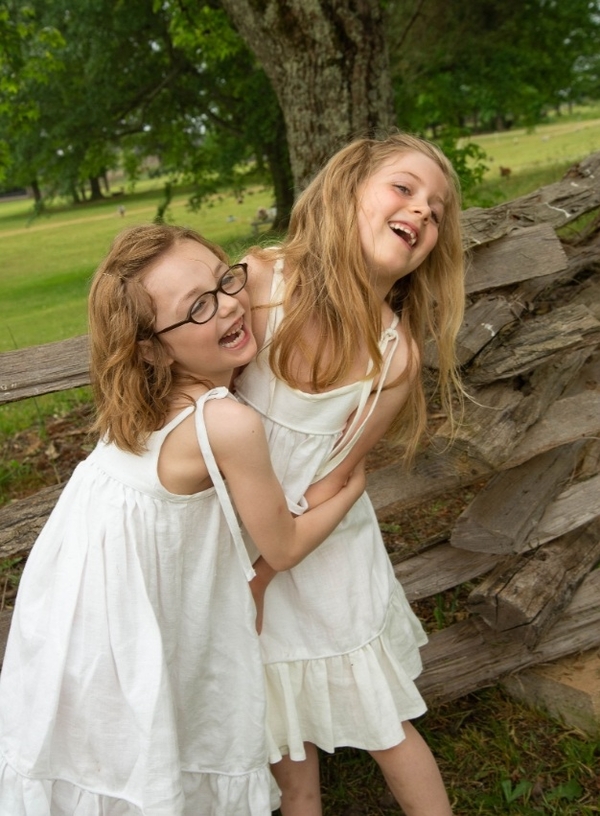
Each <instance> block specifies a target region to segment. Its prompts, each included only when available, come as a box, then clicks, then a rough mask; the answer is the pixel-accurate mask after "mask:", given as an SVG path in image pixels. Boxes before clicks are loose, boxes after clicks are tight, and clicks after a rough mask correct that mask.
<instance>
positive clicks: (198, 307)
mask: <svg viewBox="0 0 600 816" xmlns="http://www.w3.org/2000/svg"><path fill="white" fill-rule="evenodd" d="M209 308H210V295H201V296H200V297H199V298H198V300H197V301H195V303H193V304H192V308H191V309H190V317H193V318H194V319H197V318H200V317H202V315H203V314H204V313H205V312H206V311H208V309H209Z"/></svg>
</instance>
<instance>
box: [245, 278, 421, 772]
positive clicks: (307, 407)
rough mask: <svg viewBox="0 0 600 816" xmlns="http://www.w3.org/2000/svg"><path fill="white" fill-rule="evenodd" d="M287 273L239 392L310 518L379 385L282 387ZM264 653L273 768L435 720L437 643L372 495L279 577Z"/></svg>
mask: <svg viewBox="0 0 600 816" xmlns="http://www.w3.org/2000/svg"><path fill="white" fill-rule="evenodd" d="M281 272H282V265H281V264H279V263H278V264H277V265H276V267H275V272H274V280H273V287H272V292H271V303H273V304H275V305H274V306H272V307H271V309H270V314H269V326H268V331H267V337H266V341H265V344H264V346H263V350H262V351H261V353H260V354H259V355H258V357H257V359H256V360H255V361H253V362H252V363H250V364H249V365H248V366H247V367H246V368H245V369H244V371H243V372H242V373H241V375H240V376H239V377H238V379H237V380H236V383H235V392H236V396H237V397H238V398H239V399H240V400H241V401H243V402H246V403H247V404H248V405H251V406H252V407H253V408H254V409H255V410H256V411H258V413H259V414H261V416H262V419H263V423H264V425H265V429H266V433H267V439H268V442H269V448H270V451H271V458H272V461H273V465H274V469H275V472H276V473H277V476H278V478H279V480H280V482H281V483H282V485H283V487H284V491H285V494H286V497H287V499H288V505H289V507H290V510H292V511H293V512H295V513H298V512H302V510H303V508H304V507H305V506H306V503H305V502H304V501H303V496H304V493H305V491H306V489H307V488H308V487H309V485H310V484H311V483H312V482H315V481H317V480H318V479H319V478H321V477H322V476H324V475H326V473H328V472H329V471H330V470H332V469H333V467H335V465H336V464H337V463H338V462H339V461H340V460H341V459H342V458H343V457H344V456H346V455H347V453H348V451H349V450H350V449H351V447H352V445H353V444H354V442H356V440H357V439H358V437H359V435H360V433H361V430H362V427H363V425H364V419H361V414H362V413H363V411H362V409H363V407H364V406H365V404H366V402H367V400H368V398H369V396H370V395H371V391H372V388H373V379H372V378H371V379H369V378H368V377H367V379H366V380H362V381H359V382H356V383H353V384H350V385H346V386H342V387H340V388H336V389H333V390H331V391H327V392H324V393H320V394H310V393H305V392H302V391H299V390H297V389H294V388H290V387H289V386H288V385H287V384H286V383H284V382H283V381H281V380H278V379H276V378H275V376H274V375H273V373H272V371H271V370H270V368H269V365H268V347H269V340H270V338H271V337H272V335H273V332H274V331H275V329H276V327H277V325H278V324H279V322H280V320H281V319H282V316H283V315H282V307H281V305H280V304H281V299H282V287H283V278H282V274H281ZM278 304H279V305H278ZM396 325H397V318H396V320H395V321H394V324H393V325H392V326H391V327H389V328H388V329H386V330H385V331H384V333H383V336H382V338H381V345H380V348H381V350H382V354H383V356H384V361H385V365H386V366H387V365H388V364H389V362H390V359H391V354H392V352H393V349H394V348H395V346H396V344H397V342H398V332H397V331H396ZM386 370H387V369H386ZM386 370H384V372H383V374H382V376H381V378H380V379H381V382H383V381H384V379H385V374H386ZM378 396H379V394H378V393H376V394H375V400H374V401H373V405H374V404H375V401H376V399H377V397H378ZM370 410H372V407H371V409H370ZM354 412H356V414H355V416H356V420H355V421H353V423H352V424H351V426H350V427H349V428H348V431H347V433H346V434H345V437H344V440H343V441H342V444H341V445H340V447H339V449H338V448H336V444H337V442H338V440H340V438H341V436H342V433H343V432H344V430H345V429H346V425H347V421H348V418H349V417H350V416H351V415H352V414H353V413H354ZM260 641H261V647H262V655H263V661H264V663H265V670H266V677H267V699H268V724H269V728H268V731H269V733H270V735H271V736H272V738H273V742H272V744H271V748H270V758H271V762H277V761H279V760H280V759H281V757H282V755H285V754H289V755H290V757H291V758H292V759H293V760H302V759H304V758H305V751H304V747H303V742H304V741H307V742H312V743H314V744H316V745H318V746H319V747H320V748H321V749H323V750H324V751H328V752H333V751H334V749H335V748H336V747H341V746H352V747H355V748H363V749H366V750H383V749H386V748H391V747H393V746H394V745H397V744H398V743H400V742H401V741H402V740H403V739H404V731H403V728H402V725H401V723H402V722H403V721H405V720H409V719H414V718H415V717H418V716H420V715H421V714H423V713H424V712H425V710H426V705H425V702H424V700H423V699H422V697H421V695H420V693H419V691H418V689H417V687H416V685H415V683H414V680H415V678H416V677H417V676H418V675H419V674H420V672H421V670H422V664H421V658H420V654H419V647H420V646H422V645H424V644H425V643H426V642H427V636H426V635H425V632H424V630H423V627H422V626H421V624H420V622H419V621H418V619H417V618H416V616H415V615H414V613H413V612H412V610H411V608H410V606H409V604H408V601H407V600H406V596H405V594H404V591H403V589H402V587H401V585H400V584H399V583H398V581H397V579H396V577H395V575H394V572H393V569H392V566H391V563H390V560H389V557H388V555H387V551H386V549H385V544H384V542H383V539H382V536H381V533H380V530H379V526H378V522H377V518H376V516H375V511H374V509H373V506H372V504H371V502H370V500H369V498H368V496H367V494H366V493H365V494H363V495H362V497H361V498H360V499H359V500H358V501H357V502H356V504H355V505H354V506H353V507H352V509H351V510H350V512H349V513H348V514H347V516H346V517H345V518H344V520H343V521H342V523H341V524H340V525H339V526H338V527H337V528H336V530H335V531H334V532H333V533H332V535H331V536H329V538H328V539H327V540H326V541H325V542H324V543H323V544H321V546H319V547H318V548H317V549H316V550H315V551H314V552H313V553H311V554H310V555H309V556H308V557H307V558H305V559H304V560H303V561H302V562H301V563H300V564H299V565H298V566H296V567H294V568H293V569H291V570H289V571H287V572H282V573H279V574H278V575H276V576H275V578H274V579H273V581H272V582H271V584H270V585H269V588H268V590H267V592H266V596H265V611H264V623H263V630H262V634H261V637H260Z"/></svg>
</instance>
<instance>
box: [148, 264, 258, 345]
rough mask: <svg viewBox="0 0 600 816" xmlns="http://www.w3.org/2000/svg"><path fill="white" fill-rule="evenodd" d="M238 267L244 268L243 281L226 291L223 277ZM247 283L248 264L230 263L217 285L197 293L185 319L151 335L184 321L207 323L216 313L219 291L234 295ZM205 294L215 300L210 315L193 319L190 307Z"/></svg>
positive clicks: (177, 326) (199, 324)
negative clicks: (236, 286)
mask: <svg viewBox="0 0 600 816" xmlns="http://www.w3.org/2000/svg"><path fill="white" fill-rule="evenodd" d="M238 267H241V268H242V269H243V270H244V282H243V283H242V285H241V286H240V288H239V289H236V291H235V292H226V291H225V290H224V289H223V278H224V277H225V276H226V275H228V274H229V273H230V272H231V270H232V269H237V268H238ZM247 283H248V264H247V263H236V264H232V265H231V266H230V267H229V269H227V270H225V272H223V274H222V275H221V277H220V278H219V282H218V283H217V286H216V287H215V288H214V289H209V290H208V291H207V292H202V294H200V295H198V297H197V298H196V299H195V300H194V302H193V303H192V305H191V306H190V310H189V312H188V315H187V317H186V318H185V320H180V321H179V323H173V324H172V325H171V326H167V327H166V328H165V329H161V330H160V331H157V332H154V334H153V337H158V336H159V334H164V333H165V332H168V331H171V330H172V329H177V328H179V326H184V325H185V324H186V323H195V324H196V326H203V325H204V323H208V321H209V320H212V319H213V317H214V316H215V315H216V313H217V311H218V309H219V301H218V294H219V292H221V293H222V294H224V295H227V296H228V297H234V296H235V295H237V294H239V292H241V291H242V289H243V288H244V287H245V286H246V284H247ZM205 295H213V297H214V300H215V308H214V311H213V313H212V314H211V315H210V317H207V318H206V319H205V320H194V318H193V317H192V309H193V308H194V306H195V305H196V303H197V302H198V300H200V298H203V297H204V296H205Z"/></svg>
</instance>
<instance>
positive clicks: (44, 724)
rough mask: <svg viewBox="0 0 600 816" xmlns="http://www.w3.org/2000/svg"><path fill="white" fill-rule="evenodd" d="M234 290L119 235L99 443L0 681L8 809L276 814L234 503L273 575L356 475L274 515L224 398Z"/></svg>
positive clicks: (69, 813) (200, 247)
mask: <svg viewBox="0 0 600 816" xmlns="http://www.w3.org/2000/svg"><path fill="white" fill-rule="evenodd" d="M245 283H246V268H245V267H244V266H243V265H237V266H234V267H229V265H228V263H227V259H226V257H225V255H224V253H223V252H222V250H221V249H219V248H218V247H216V246H213V245H212V244H210V243H208V242H207V241H205V240H204V239H203V238H201V237H200V236H199V235H198V234H196V233H194V232H192V231H190V230H185V229H181V228H177V227H171V226H146V227H137V228H133V229H130V230H128V231H126V232H124V233H123V234H122V235H121V236H120V237H118V238H117V239H116V241H115V243H114V244H113V247H112V249H111V250H110V252H109V254H108V256H107V257H106V259H105V260H104V262H103V263H102V264H101V265H100V267H99V269H98V270H97V272H96V274H95V277H94V280H93V283H92V287H91V292H90V297H89V324H90V359H91V375H92V383H93V388H94V394H95V399H96V406H97V413H96V422H95V431H96V432H97V433H98V434H99V437H100V441H99V442H98V444H97V446H96V448H95V449H94V451H93V452H92V453H91V454H90V456H89V457H88V458H87V459H86V460H85V461H84V462H82V463H81V464H80V465H79V466H78V467H77V468H76V470H75V472H74V474H73V476H72V478H71V479H70V481H69V483H68V484H67V486H66V487H65V490H64V492H63V493H62V495H61V497H60V499H59V502H58V504H57V505H56V508H55V509H54V511H53V513H52V514H51V516H50V518H49V520H48V522H47V524H46V526H45V527H44V529H43V531H42V533H41V534H40V536H39V538H38V540H37V542H36V544H35V546H34V547H33V550H32V552H31V555H30V557H29V559H28V562H27V565H26V568H25V571H24V574H23V577H22V582H21V585H20V588H19V593H18V598H17V603H16V606H15V611H14V615H13V621H12V627H11V632H10V637H9V642H8V645H7V650H6V656H5V660H4V665H3V669H2V674H1V675H0V814H1V816H31V814H33V813H35V814H36V816H91V814H100V813H102V814H104V816H200V814H202V816H224V815H225V814H227V816H266V814H268V813H270V811H271V809H272V807H275V806H276V804H277V790H276V788H275V786H274V785H273V783H272V777H271V774H270V772H269V767H268V762H267V735H266V722H265V686H264V675H263V667H262V663H261V659H260V653H259V643H258V635H257V632H256V625H255V618H256V609H255V607H254V604H253V598H252V593H251V589H250V587H249V582H251V581H253V580H254V582H256V578H255V577H254V575H255V573H254V570H253V568H252V566H251V561H250V559H249V556H248V553H247V550H246V547H245V546H244V543H243V541H242V539H241V535H240V529H239V527H238V522H237V517H236V513H235V512H234V510H233V507H232V504H231V501H230V498H229V494H231V498H232V499H233V502H234V504H235V507H236V509H237V512H238V513H239V516H240V517H241V519H242V521H243V523H244V525H245V527H246V529H247V531H248V532H249V534H250V536H251V537H252V539H253V541H254V542H255V543H256V548H257V551H256V552H254V553H253V557H256V555H258V553H261V554H262V556H263V557H264V559H265V561H266V562H268V563H269V564H270V565H271V566H272V567H273V568H274V569H277V570H285V569H287V568H288V567H290V566H292V565H294V564H296V563H298V562H299V561H300V560H301V558H302V557H303V556H305V555H306V554H307V553H308V552H310V551H311V550H312V549H314V548H315V547H316V546H317V545H318V544H319V543H320V541H321V540H322V539H323V538H325V537H326V536H327V535H328V534H329V533H330V532H331V531H332V530H333V529H334V528H335V526H336V525H337V523H338V522H339V521H340V520H341V519H342V517H343V516H344V514H345V513H346V512H347V511H348V509H349V508H350V506H351V505H352V503H353V502H354V501H355V500H356V499H357V498H358V496H359V495H360V493H362V491H363V490H364V473H362V472H361V468H360V467H359V468H357V469H356V473H355V474H354V475H353V476H352V477H351V478H350V479H349V480H348V481H347V483H346V484H345V486H344V487H343V488H342V490H340V491H339V492H338V494H337V495H336V496H335V497H334V498H332V499H331V500H330V501H327V502H325V503H323V504H322V505H320V506H319V507H318V508H316V509H315V510H314V511H312V512H310V513H308V514H306V516H303V517H302V518H299V519H297V520H294V519H293V518H292V516H291V514H290V513H289V512H288V510H287V506H286V503H285V498H284V495H283V492H282V489H281V486H280V485H279V483H278V482H277V479H276V477H275V475H274V472H273V469H272V467H271V463H270V459H269V450H268V446H267V443H266V439H265V434H264V430H263V426H262V423H261V421H260V418H259V417H258V416H257V415H256V414H255V413H254V411H252V410H251V409H250V408H248V407H247V406H245V405H242V404H240V403H239V402H237V401H236V400H235V399H233V398H232V397H231V395H230V393H229V390H228V387H229V384H230V381H231V378H232V374H233V370H234V368H236V367H239V366H243V365H245V364H247V363H248V362H249V361H250V360H251V359H252V358H253V356H254V354H255V352H256V341H255V339H254V336H253V331H252V324H251V319H250V309H249V299H248V294H247V292H246V290H245V288H244V287H245ZM225 482H226V483H227V488H226V487H225ZM261 563H262V562H261ZM254 589H255V591H256V595H257V597H258V598H259V599H260V594H261V590H260V586H254ZM273 789H275V790H274V793H275V797H273V796H272V793H273Z"/></svg>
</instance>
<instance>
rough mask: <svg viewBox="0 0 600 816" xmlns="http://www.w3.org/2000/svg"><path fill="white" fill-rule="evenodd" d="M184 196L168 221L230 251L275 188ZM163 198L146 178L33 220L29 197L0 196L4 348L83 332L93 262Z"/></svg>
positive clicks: (0, 347)
mask: <svg viewBox="0 0 600 816" xmlns="http://www.w3.org/2000/svg"><path fill="white" fill-rule="evenodd" d="M187 198H188V195H187V194H186V192H181V193H179V194H178V195H177V196H175V198H174V200H173V202H172V205H171V207H170V209H169V213H168V220H169V221H171V222H172V223H176V224H185V225H186V226H191V227H194V228H195V229H198V230H200V231H201V232H203V233H204V234H205V235H206V237H207V238H209V239H211V240H212V241H215V242H216V243H220V244H223V245H225V247H226V248H227V249H228V251H230V252H231V253H232V254H235V253H236V252H237V251H239V244H240V243H241V242H244V241H245V242H246V243H247V242H248V240H249V236H250V235H251V232H252V229H251V226H250V224H251V222H252V220H253V218H254V215H255V213H256V210H257V208H258V207H261V206H270V205H271V204H272V193H271V192H270V191H269V190H267V189H265V188H261V187H256V188H253V189H251V190H249V191H247V193H246V195H245V196H244V201H243V202H242V203H241V204H239V203H238V202H237V201H236V198H235V197H234V195H233V194H231V193H229V194H224V195H223V196H222V197H220V198H219V199H217V198H215V199H214V200H213V201H212V202H211V204H210V206H206V207H203V208H202V209H201V210H200V211H199V212H195V213H194V212H191V211H190V210H189V209H188V208H187V207H186V202H187ZM161 199H162V189H161V187H160V185H158V184H157V183H155V185H154V188H153V187H152V185H150V184H147V185H146V189H145V190H143V191H141V192H138V193H136V194H131V195H126V196H124V197H123V198H119V199H107V200H105V201H101V202H99V203H97V204H91V203H88V204H82V205H78V206H77V207H63V208H61V209H60V210H58V211H51V214H49V215H45V216H42V217H40V218H36V219H32V204H31V201H29V200H21V201H5V202H2V203H0V258H1V269H0V352H1V351H7V350H9V349H13V348H23V347H26V346H31V345H37V344H40V343H48V342H51V341H54V340H62V339H64V338H67V337H72V336H74V335H77V334H83V333H84V332H85V331H86V314H85V313H86V306H85V303H86V296H87V291H88V287H89V282H90V278H91V275H92V273H93V271H94V269H95V268H96V266H97V265H98V263H99V261H100V260H101V258H102V257H103V256H104V255H105V254H106V252H107V250H108V248H109V246H110V243H111V241H112V240H113V238H114V237H115V235H116V234H117V233H118V232H119V231H120V230H122V229H123V228H124V227H126V226H131V225H134V224H141V223H147V222H150V221H151V220H152V218H153V217H154V216H155V214H156V211H157V206H158V204H159V202H160V201H161ZM121 203H122V204H123V206H124V207H125V215H124V216H120V215H119V212H118V204H121ZM229 219H235V220H229Z"/></svg>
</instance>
